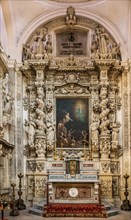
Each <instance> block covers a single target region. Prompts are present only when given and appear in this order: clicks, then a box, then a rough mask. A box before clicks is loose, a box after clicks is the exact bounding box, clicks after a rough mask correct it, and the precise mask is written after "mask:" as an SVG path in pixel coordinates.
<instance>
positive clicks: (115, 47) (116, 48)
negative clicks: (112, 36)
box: [111, 43, 121, 59]
mask: <svg viewBox="0 0 131 220" xmlns="http://www.w3.org/2000/svg"><path fill="white" fill-rule="evenodd" d="M111 54H112V58H113V59H118V58H120V56H121V55H120V44H117V43H113V45H112V49H111Z"/></svg>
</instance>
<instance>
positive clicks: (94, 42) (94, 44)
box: [91, 34, 98, 53]
mask: <svg viewBox="0 0 131 220" xmlns="http://www.w3.org/2000/svg"><path fill="white" fill-rule="evenodd" d="M97 50H98V41H97V37H96V35H95V34H93V36H92V43H91V52H92V53H94V52H96V51H97Z"/></svg>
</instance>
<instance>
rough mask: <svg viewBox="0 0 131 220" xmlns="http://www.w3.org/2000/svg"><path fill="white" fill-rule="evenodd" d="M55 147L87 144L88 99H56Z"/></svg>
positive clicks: (76, 146) (78, 146)
mask: <svg viewBox="0 0 131 220" xmlns="http://www.w3.org/2000/svg"><path fill="white" fill-rule="evenodd" d="M56 121H57V123H56V126H57V128H56V131H57V135H56V138H57V147H62V148H83V147H84V146H85V147H88V146H89V99H88V98H68V99H67V98H58V99H56Z"/></svg>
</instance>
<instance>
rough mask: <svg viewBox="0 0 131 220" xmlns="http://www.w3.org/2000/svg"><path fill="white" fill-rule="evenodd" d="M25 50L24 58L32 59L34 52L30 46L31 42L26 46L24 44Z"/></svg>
mask: <svg viewBox="0 0 131 220" xmlns="http://www.w3.org/2000/svg"><path fill="white" fill-rule="evenodd" d="M23 51H24V54H23V59H24V60H28V59H31V56H32V52H31V46H30V44H26V45H24V46H23Z"/></svg>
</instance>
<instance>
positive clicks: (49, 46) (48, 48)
mask: <svg viewBox="0 0 131 220" xmlns="http://www.w3.org/2000/svg"><path fill="white" fill-rule="evenodd" d="M45 50H46V53H47V55H48V57H49V58H50V57H51V54H52V50H53V48H52V41H51V35H48V40H47V42H46V46H45Z"/></svg>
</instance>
